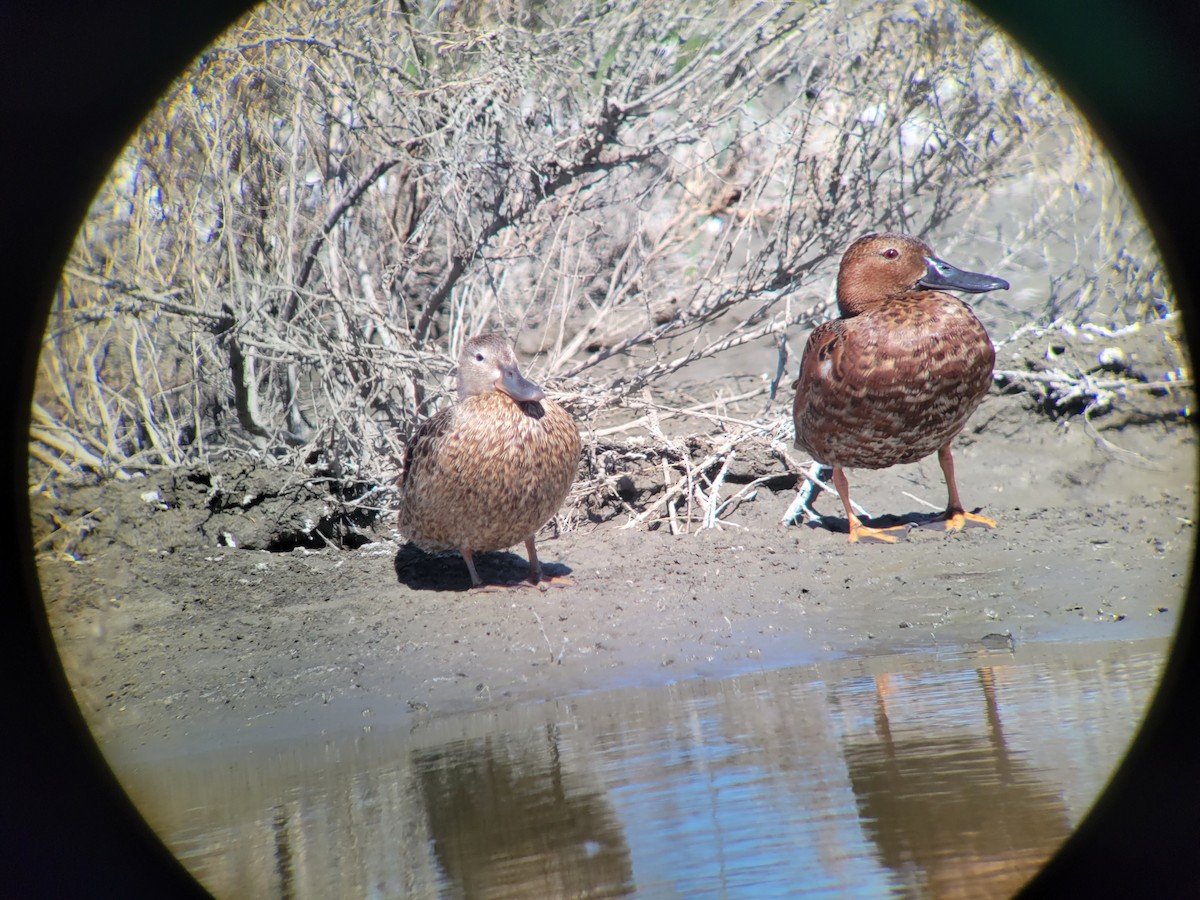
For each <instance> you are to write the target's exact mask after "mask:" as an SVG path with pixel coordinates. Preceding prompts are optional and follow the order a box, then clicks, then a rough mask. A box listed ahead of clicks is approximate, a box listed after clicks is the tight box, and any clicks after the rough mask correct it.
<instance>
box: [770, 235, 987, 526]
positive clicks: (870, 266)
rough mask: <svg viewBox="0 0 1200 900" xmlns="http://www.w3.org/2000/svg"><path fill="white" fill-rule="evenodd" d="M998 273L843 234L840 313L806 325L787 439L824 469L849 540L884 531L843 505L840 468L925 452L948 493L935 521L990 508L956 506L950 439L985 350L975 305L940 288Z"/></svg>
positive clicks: (959, 287) (955, 521) (962, 418)
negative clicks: (792, 436)
mask: <svg viewBox="0 0 1200 900" xmlns="http://www.w3.org/2000/svg"><path fill="white" fill-rule="evenodd" d="M1007 288H1008V282H1007V281H1004V280H1003V279H1001V278H995V277H993V276H991V275H981V274H977V273H974V272H964V271H961V270H960V269H956V268H955V267H954V266H952V265H950V264H949V263H947V262H945V261H944V260H941V259H939V258H938V257H937V256H935V255H934V253H933V250H932V249H931V248H930V246H929V245H928V244H926V243H925V242H924V241H921V240H917V239H916V238H913V237H906V236H904V235H899V234H868V235H865V236H863V237H861V238H859V239H858V240H856V241H855V242H854V243H853V244H851V245H850V247H849V249H847V250H846V253H845V255H844V256H843V257H842V263H841V267H840V268H839V270H838V280H837V301H838V311H839V313H840V314H841V316H840V318H837V319H834V320H832V321H829V322H825V323H824V324H822V325H819V326H817V327H816V328H815V329H813V332H812V334H811V335H810V336H809V338H808V344H807V346H806V347H805V348H804V357H803V359H802V360H801V363H800V377H799V378H798V379H797V380H796V382H795V383H794V385H793V387H794V388H795V390H796V399H795V406H794V411H793V415H794V419H795V425H796V446H797V447H798V448H800V449H802V450H805V451H807V452H808V453H810V454H811V455H812V457H813V459H814V460H815V461H817V462H818V463H821V464H823V465H824V466H826V467H829V468H832V469H833V484H834V487H835V488H836V489H837V492H838V496H839V497H840V498H841V501H842V506H843V507H844V508H845V510H846V519H847V522H848V525H849V532H850V540H851V542H855V541H858V540H859V539H860V538H864V537H866V538H871V539H874V540H881V541H886V542H893V541H895V540H896V537H895V532H896V531H898V530H900V529H901V528H902V527H903V526H896V527H893V528H869V527H867V526H865V525H863V523H862V522H861V521H860V520H859V518H858V516H856V515H855V514H854V510H853V509H852V508H851V504H850V484H849V482H848V481H847V479H846V472H845V470H846V469H847V468H863V469H884V468H887V467H889V466H895V465H900V464H902V463H914V462H917V461H918V460H920V459H923V458H924V457H926V456H928V455H929V454H931V453H934V452H935V451H936V453H937V455H938V462H939V463H940V464H941V467H942V473H943V474H944V475H945V478H946V490H947V492H948V494H949V502H948V503H947V506H946V511H945V512H944V513H942V514H941V516H940V517H939V518H942V519H944V520H945V523H946V526H945V527H946V530H947V531H960V530H962V528H963V527H964V526H965V525H966V523H967V522H976V523H979V524H981V525H986V526H988V527H989V528H994V527H995V525H996V523H995V521H993V520H992V519H988V518H986V517H984V516H980V515H976V514H974V513H969V512H966V511H965V510H964V509H963V505H962V501H961V500H960V499H959V494H958V485H957V483H956V482H955V478H954V455H953V454H952V452H951V450H950V445H951V443H952V442H953V441H954V438H955V436H956V435H957V434H958V433H959V432H960V431H962V429H963V426H964V425H966V423H967V419H968V418H970V416H971V414H972V413H973V412H975V409H976V407H978V406H979V404H980V402H981V401H982V400H983V398H984V395H985V394H987V392H988V388H989V386H990V385H991V382H992V368H993V365H994V364H995V360H996V353H995V349H994V348H993V347H992V342H991V339H990V338H989V337H988V334H987V331H986V330H985V329H984V327H983V323H981V322H980V321H979V319H978V318H977V317H976V315H975V313H974V312H973V311H972V310H971V307H970V306H968V305H967V304H966V303H965V302H964V301H962V300H960V299H959V298H958V297H955V296H953V295H951V294H947V293H944V289H950V290H956V291H965V292H968V293H983V292H985V291H995V290H1006V289H1007Z"/></svg>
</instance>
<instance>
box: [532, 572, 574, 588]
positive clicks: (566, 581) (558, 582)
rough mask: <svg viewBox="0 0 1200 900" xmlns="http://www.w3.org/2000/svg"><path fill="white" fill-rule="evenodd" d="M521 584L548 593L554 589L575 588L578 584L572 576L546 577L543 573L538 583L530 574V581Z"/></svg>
mask: <svg viewBox="0 0 1200 900" xmlns="http://www.w3.org/2000/svg"><path fill="white" fill-rule="evenodd" d="M521 583H522V584H523V585H525V586H527V587H536V588H537V589H538V590H539V591H548V590H549V589H550V588H552V587H575V585H576V584H577V583H578V582H576V581H575V579H574V578H572V577H571V576H570V575H546V574H544V573H543V574H542V575H541V577H539V578H538V580H537V581H534V580H533V575H532V574H530V576H529V580H528V581H523V582H521Z"/></svg>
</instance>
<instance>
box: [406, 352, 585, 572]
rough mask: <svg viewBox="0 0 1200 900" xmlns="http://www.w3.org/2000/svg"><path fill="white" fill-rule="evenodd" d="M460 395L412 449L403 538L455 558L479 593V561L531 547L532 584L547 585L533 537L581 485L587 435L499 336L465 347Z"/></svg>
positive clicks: (425, 426)
mask: <svg viewBox="0 0 1200 900" xmlns="http://www.w3.org/2000/svg"><path fill="white" fill-rule="evenodd" d="M457 389H458V398H457V402H456V403H454V404H453V405H451V406H449V407H447V408H445V409H443V410H441V411H440V412H438V413H436V414H435V415H433V416H432V417H430V418H429V419H426V420H425V421H424V422H422V423H421V424H420V425H419V426H418V427H417V428H416V430H415V431H414V432H413V435H412V438H411V439H410V440H409V441H408V443H407V445H406V446H405V451H404V462H403V471H402V473H401V475H400V478H399V482H398V488H399V513H398V516H397V525H398V528H399V531H400V533H401V535H402V536H403V537H405V538H407V539H408V540H409V541H411V542H412V543H413V544H415V545H416V546H417V547H419V548H420V549H422V550H425V551H427V552H436V551H447V550H451V551H452V550H457V551H458V552H459V553H460V554H461V555H462V558H463V560H464V561H465V562H466V564H467V571H468V573H469V574H470V576H471V585H472V587H473V588H481V587H484V582H483V579H481V578H480V577H479V572H478V571H477V570H476V568H475V558H474V555H475V554H476V553H486V552H489V551H493V550H503V549H505V548H507V547H511V546H513V545H515V544H518V543H520V542H521V541H524V542H525V550H526V551H527V554H528V556H529V577H528V583H530V584H534V585H541V583H542V581H543V573H542V567H541V563H540V562H539V560H538V556H537V549H536V547H535V536H536V535H537V532H538V531H539V530H540V529H541V527H542V526H543V525H545V524H546V522H548V521H549V520H550V519H551V518H552V517H553V516H554V515H555V513H557V512H558V510H559V509H560V508H561V507H562V504H563V501H564V500H565V499H566V497H567V493H568V492H569V491H570V489H571V485H572V484H573V483H574V481H575V476H576V473H577V470H578V468H579V458H580V450H581V447H582V443H581V440H580V436H579V428H578V426H577V425H576V424H575V420H574V419H573V418H572V417H571V415H570V414H569V413H568V412H567V411H566V410H564V409H563V408H562V407H561V406H559V405H558V404H557V403H555V402H554V401H553V400H551V399H550V398H548V397H547V396H546V395H545V393H544V392H543V391H542V389H541V388H540V387H538V385H536V384H534V383H533V382H532V381H530V380H529V379H527V378H526V377H525V376H524V375H522V374H521V369H520V367H519V366H518V364H517V359H516V356H515V354H514V352H513V349H512V346H511V345H510V344H509V342H508V341H507V340H506V339H505V338H504V336H503V335H500V334H496V333H489V334H480V335H476V336H475V337H472V338H471V339H470V340H468V341H467V342H466V343H465V344H464V345H463V348H462V352H461V353H460V355H459V358H458V376H457ZM546 581H548V582H556V581H559V582H562V583H570V581H569V579H563V578H559V579H546ZM542 586H543V587H544V585H542Z"/></svg>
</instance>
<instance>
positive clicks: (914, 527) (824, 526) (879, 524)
mask: <svg viewBox="0 0 1200 900" xmlns="http://www.w3.org/2000/svg"><path fill="white" fill-rule="evenodd" d="M982 511H983V510H982V507H980V508H978V509H973V510H970V512H972V513H975V514H978V513H981V512H982ZM861 521H862V523H863V524H864V525H866V526H867V527H868V528H896V529H901V528H903V529H904V530H903V531H899V530H898V531H897V532H896V533H895V536H896V537H897V538H899V539H900V540H904V539H905V538H906V537H908V536H909V535H911V534H912V532H914V531H931V532H934V533H937V534H943V533H954V532H947V531H946V519H945V517H944V515H943V514H942V513H939V512H911V513H904V514H903V515H895V514H890V513H889V514H885V515H882V516H870V517H866V516H864V517H862V518H861ZM802 524H803V525H804V526H805V527H807V528H810V529H812V530H814V531H830V532H833V533H835V534H847V533H848V532H849V531H850V526H849V523H848V522H847V521H846V517H845V516H822V517H821V518H820V519H810V518H805V520H804V522H803V523H802ZM974 528H980V529H983V530H987V526H986V525H983V524H982V523H979V522H971V521H968V522H967V523H966V525H965V530H969V529H974ZM860 541H861V542H862V543H872V544H877V543H883V541H879V540H875V539H873V538H871V537H869V536H864V537H863V538H861V539H860Z"/></svg>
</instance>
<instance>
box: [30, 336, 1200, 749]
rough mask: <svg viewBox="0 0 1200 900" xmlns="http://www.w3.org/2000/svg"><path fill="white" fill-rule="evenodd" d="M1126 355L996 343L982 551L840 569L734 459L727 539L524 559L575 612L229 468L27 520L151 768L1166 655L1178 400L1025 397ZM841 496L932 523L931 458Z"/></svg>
mask: <svg viewBox="0 0 1200 900" xmlns="http://www.w3.org/2000/svg"><path fill="white" fill-rule="evenodd" d="M1140 335H1141V336H1140V337H1131V336H1129V335H1126V336H1125V337H1123V338H1122V339H1121V342H1120V343H1121V347H1122V348H1123V349H1122V354H1123V355H1122V356H1120V357H1119V358H1118V357H1116V356H1113V355H1112V354H1109V356H1108V357H1107V358H1108V363H1106V364H1104V365H1107V366H1108V368H1104V365H1101V363H1100V354H1101V353H1102V352H1103V350H1104V349H1105V346H1106V345H1107V344H1106V341H1105V340H1103V339H1102V336H1099V337H1098V336H1095V335H1093V336H1092V338H1090V339H1085V338H1084V337H1080V336H1079V335H1078V333H1072V334H1064V333H1061V332H1058V331H1055V332H1053V333H1047V332H1042V333H1035V332H1029V333H1027V334H1026V335H1025V336H1024V337H1023V338H1020V339H1018V340H1017V341H1014V342H1012V343H1010V344H1006V345H1005V346H1003V347H1001V352H1000V354H999V359H998V362H997V368H998V369H1002V370H1006V371H1009V372H1011V373H1014V374H1013V375H1012V376H1011V377H1008V378H1005V379H1001V382H1000V385H999V386H998V387H997V389H996V390H994V391H993V393H992V395H991V396H989V398H988V399H987V400H986V401H985V403H984V405H983V406H982V407H981V408H980V410H979V411H978V412H977V413H976V415H975V417H974V418H973V419H972V422H971V423H970V425H969V426H968V429H967V431H966V432H965V433H964V434H963V435H962V436H961V437H960V439H959V441H958V444H957V449H956V453H955V457H956V461H957V464H958V478H959V484H960V487H961V489H962V492H963V496H964V501H965V502H966V503H967V504H968V505H969V506H972V507H981V508H982V510H983V511H984V513H985V514H986V515H988V516H991V517H993V518H995V519H996V520H998V522H999V527H998V528H996V529H995V530H987V529H983V528H970V529H968V530H967V531H966V532H964V533H962V534H957V535H946V534H943V533H941V531H940V530H939V528H938V527H914V528H913V530H912V531H911V533H910V534H909V536H908V538H907V540H905V541H903V542H901V543H900V544H897V545H894V546H883V545H854V546H852V545H848V544H847V542H846V537H845V534H844V533H842V532H841V531H839V530H837V529H841V528H844V520H843V519H842V518H841V511H840V505H839V504H838V502H837V498H836V497H834V496H829V495H822V496H821V497H819V498H818V500H817V508H818V510H819V511H820V512H822V513H823V514H827V515H828V516H829V521H827V522H825V523H822V524H817V523H812V522H806V523H804V524H801V525H792V526H784V525H782V524H780V517H781V515H782V514H783V511H784V510H785V509H786V508H787V506H788V504H789V503H790V501H791V499H792V496H793V494H794V490H793V489H794V485H795V479H794V478H793V477H789V476H788V475H787V473H786V472H784V471H782V470H781V469H780V468H779V465H778V463H777V461H775V460H773V459H771V458H770V457H769V455H765V454H759V455H758V456H756V455H755V454H754V453H747V454H742V455H740V458H739V463H738V464H739V466H744V467H745V470H744V471H743V472H742V474H741V475H740V476H739V477H741V478H743V479H747V478H750V477H761V476H754V473H756V472H757V473H761V472H764V471H767V472H769V471H778V472H779V477H778V478H772V479H771V480H770V481H768V482H765V483H763V484H762V485H761V486H760V487H759V490H758V491H757V493H756V494H755V495H754V497H753V499H752V500H747V502H744V503H742V504H740V505H739V506H737V507H736V509H734V510H733V511H732V512H731V513H730V514H728V516H727V517H726V518H724V519H723V520H722V521H720V522H719V526H718V527H717V528H709V529H704V530H699V531H697V530H696V526H695V524H694V523H693V524H692V525H690V526H689V531H688V533H683V534H676V535H672V534H671V533H670V530H669V528H667V527H665V524H664V526H663V527H655V528H647V527H645V526H641V527H639V528H636V529H628V528H623V527H622V526H623V524H624V523H625V522H627V521H628V518H629V517H628V514H626V513H620V512H618V511H616V510H611V511H609V512H607V513H606V512H604V510H603V508H602V505H600V506H599V507H598V508H597V510H593V513H592V514H591V515H590V516H581V517H576V518H575V519H574V520H572V522H571V524H570V527H569V528H568V529H566V530H563V531H562V532H561V533H559V534H557V535H556V534H555V533H554V530H553V528H550V529H547V530H546V531H545V532H544V533H543V535H542V536H541V538H540V541H539V555H540V556H541V557H542V559H543V562H544V563H545V564H546V565H547V568H548V569H549V571H550V572H551V573H552V574H568V575H570V577H571V578H572V579H573V580H574V581H575V584H574V586H571V587H563V588H558V587H556V588H552V589H549V590H545V591H539V590H537V589H533V588H525V589H514V590H508V591H500V592H494V593H486V594H479V593H474V592H470V591H469V590H468V587H469V580H468V578H467V573H466V569H465V567H464V566H463V564H462V561H461V559H460V558H458V557H457V556H454V555H450V556H445V557H426V556H424V555H422V554H419V553H414V552H413V551H411V550H410V549H408V548H405V547H403V546H402V545H401V544H400V543H399V542H398V540H397V539H396V535H395V533H394V530H393V528H392V522H393V519H392V517H391V516H385V517H381V518H378V519H375V520H372V519H371V517H369V516H366V515H361V516H359V517H357V518H356V517H355V516H352V515H349V514H347V512H346V504H345V496H344V492H343V493H342V494H339V495H338V496H335V495H334V492H332V491H331V482H330V481H329V480H328V479H324V478H322V477H321V476H320V474H319V473H317V472H297V471H294V470H285V469H282V468H276V469H271V468H268V467H266V466H263V465H255V464H251V463H250V462H249V461H246V460H229V461H225V462H223V463H217V464H214V465H213V466H210V467H207V468H205V469H202V470H189V471H174V472H168V471H164V472H156V473H153V474H151V475H148V476H147V477H144V478H134V479H132V480H129V481H109V482H104V483H101V484H93V485H84V484H79V485H74V486H69V485H66V484H62V483H59V484H58V485H56V486H55V488H54V490H53V491H45V492H41V493H39V494H37V495H36V496H35V497H34V498H33V505H34V520H35V540H39V541H40V544H39V550H40V552H39V556H38V567H39V573H40V577H41V581H42V585H43V592H44V595H45V600H46V606H47V611H48V615H49V618H50V621H51V625H52V628H53V633H54V635H55V638H56V640H57V641H58V645H59V647H60V649H61V652H62V655H63V659H64V664H65V667H66V669H67V672H68V675H69V677H70V679H71V681H72V684H73V686H74V689H75V692H76V697H77V699H78V701H79V703H80V705H81V707H82V709H83V711H84V713H85V715H86V716H87V718H88V720H89V722H90V723H91V725H92V727H93V729H94V731H95V733H96V734H97V735H98V736H99V737H100V739H101V740H102V741H103V742H107V743H108V745H109V746H110V747H112V748H114V749H116V748H120V749H123V750H125V751H129V752H151V753H154V752H175V751H180V750H185V749H187V748H189V747H195V746H201V745H204V744H209V743H217V742H224V743H227V742H229V741H233V740H259V739H265V738H267V737H271V736H276V735H280V734H286V733H289V732H295V733H299V732H307V733H313V732H314V731H321V730H333V729H339V728H345V727H356V726H358V725H361V723H363V722H364V721H365V720H372V721H387V722H394V721H400V720H403V719H405V718H408V717H431V716H438V715H441V714H445V713H449V712H453V711H457V710H462V709H473V708H480V707H486V706H488V705H490V704H507V703H511V702H516V701H523V700H536V699H541V698H547V697H556V696H564V695H569V694H572V693H575V692H579V691H594V690H600V689H604V688H608V687H613V686H619V685H627V684H648V683H662V682H667V681H673V680H678V679H685V678H689V677H696V676H718V675H724V674H732V673H735V672H742V671H748V670H752V669H763V670H769V669H774V668H778V667H781V666H785V665H794V664H800V663H805V662H812V661H819V660H822V659H829V658H833V657H841V656H846V655H864V654H876V653H883V652H894V651H897V650H903V649H922V650H929V649H933V648H937V647H942V646H947V647H948V646H956V647H958V646H964V645H967V646H969V645H972V644H974V643H977V642H980V641H989V642H991V643H993V644H994V643H995V642H997V641H1005V640H1008V639H1009V638H1010V637H1011V639H1012V640H1014V641H1017V642H1025V641H1038V640H1066V641H1084V640H1093V639H1118V640H1119V639H1137V638H1144V637H1153V636H1167V635H1170V634H1171V633H1172V632H1173V629H1174V626H1175V623H1176V621H1177V614H1178V610H1179V605H1180V603H1181V601H1182V599H1183V595H1184V591H1185V587H1186V580H1187V577H1188V572H1189V565H1190V559H1191V553H1192V544H1193V541H1194V530H1193V520H1194V515H1195V508H1196V497H1195V482H1194V473H1195V440H1194V436H1193V433H1192V429H1191V426H1190V425H1189V423H1188V422H1187V421H1186V419H1185V418H1183V417H1182V416H1181V415H1180V411H1181V410H1183V409H1184V408H1185V407H1186V406H1187V403H1188V401H1189V397H1186V396H1181V392H1179V391H1165V390H1151V389H1149V388H1147V389H1144V390H1143V389H1139V388H1136V387H1134V388H1132V389H1128V390H1123V391H1110V393H1111V394H1112V396H1111V397H1109V398H1108V399H1107V401H1106V405H1104V406H1103V407H1095V408H1093V409H1092V410H1091V411H1090V412H1089V416H1090V422H1089V423H1085V422H1084V420H1083V418H1082V412H1083V410H1084V409H1086V408H1087V404H1088V403H1089V402H1090V401H1089V399H1088V397H1089V396H1095V395H1088V394H1086V393H1083V394H1081V396H1080V398H1077V399H1076V400H1068V401H1067V402H1065V403H1059V402H1058V401H1059V399H1060V398H1061V397H1062V396H1064V395H1065V393H1066V392H1068V391H1069V388H1068V389H1065V390H1059V389H1058V388H1054V387H1047V385H1050V384H1051V380H1050V379H1047V378H1045V377H1042V376H1041V375H1039V374H1037V373H1045V372H1046V371H1062V370H1063V368H1064V360H1065V359H1073V360H1075V361H1076V362H1082V363H1089V361H1091V363H1092V364H1093V368H1094V370H1095V375H1096V377H1097V378H1100V379H1107V380H1108V381H1112V380H1114V379H1117V380H1120V381H1123V382H1124V383H1127V384H1128V385H1133V384H1134V383H1141V384H1149V383H1150V382H1151V381H1155V380H1161V379H1162V377H1163V371H1164V368H1166V369H1167V370H1169V364H1170V360H1169V359H1168V358H1167V355H1169V352H1170V347H1171V345H1170V343H1169V342H1166V341H1164V332H1163V330H1162V329H1157V330H1155V329H1145V330H1144V331H1142V332H1141V333H1140ZM1073 341H1077V343H1072V342H1073ZM1107 343H1113V342H1112V341H1108V342H1107ZM1054 348H1061V349H1059V350H1054ZM1050 363H1054V365H1049V364H1050ZM1081 371H1082V369H1081ZM1017 373H1034V374H1033V376H1032V377H1030V378H1027V379H1026V382H1025V383H1020V384H1019V383H1018V382H1019V381H1020V379H1019V378H1018V377H1017ZM1122 373H1123V374H1122ZM1135 376H1136V377H1135ZM1139 378H1141V379H1142V380H1141V381H1139ZM1105 383H1107V381H1106V382H1105ZM1039 385H1040V386H1041V387H1042V388H1045V390H1043V391H1042V392H1041V393H1039V390H1041V388H1039V387H1038V386H1039ZM1056 391H1057V393H1056ZM784 400H785V401H786V400H790V398H784ZM1072 403H1075V405H1074V406H1072V405H1071V404H1072ZM630 476H631V477H630V484H632V485H635V486H636V485H638V484H639V483H641V484H643V485H644V486H643V488H640V489H636V488H635V490H634V493H631V494H628V495H627V496H626V497H625V498H624V501H625V502H626V503H628V502H630V501H632V502H633V503H635V504H640V505H641V506H642V507H644V506H645V504H646V503H647V502H649V501H650V500H651V498H652V494H651V493H649V492H651V491H652V487H651V480H650V479H648V478H647V479H644V480H643V481H642V482H639V480H638V478H637V472H631V473H630ZM851 479H852V484H853V487H854V496H855V498H856V499H857V500H859V501H860V502H862V503H863V505H864V506H866V507H867V509H868V510H870V511H871V513H873V514H876V515H883V514H891V515H895V516H898V517H901V518H904V519H908V520H914V519H916V518H917V516H916V515H915V514H918V513H925V512H928V511H930V510H932V509H934V508H937V507H940V506H941V505H942V504H943V503H944V486H943V482H942V477H941V472H940V470H939V469H938V467H937V463H936V460H933V459H930V460H926V461H924V462H922V463H920V464H918V465H914V466H904V467H899V468H894V469H890V470H885V471H881V472H852V473H851ZM366 489H368V488H367V487H364V488H363V490H366ZM637 490H642V491H643V492H644V496H639V495H638V494H637ZM515 549H517V550H519V549H521V548H515ZM479 562H480V574H481V575H482V576H483V577H484V578H485V579H490V580H501V579H506V578H508V579H511V578H517V577H519V576H520V575H521V574H522V573H523V571H524V558H523V557H522V556H520V555H517V554H515V553H500V554H489V555H485V556H483V557H481V558H480V561H479Z"/></svg>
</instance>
